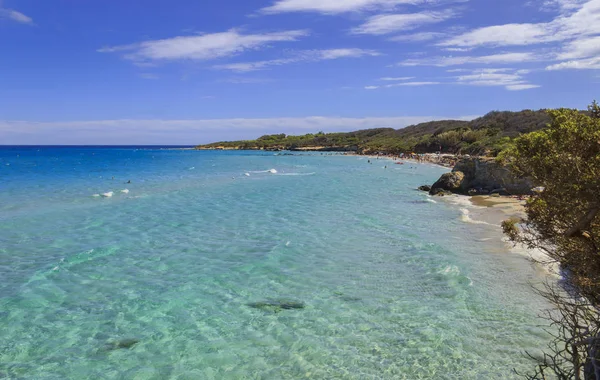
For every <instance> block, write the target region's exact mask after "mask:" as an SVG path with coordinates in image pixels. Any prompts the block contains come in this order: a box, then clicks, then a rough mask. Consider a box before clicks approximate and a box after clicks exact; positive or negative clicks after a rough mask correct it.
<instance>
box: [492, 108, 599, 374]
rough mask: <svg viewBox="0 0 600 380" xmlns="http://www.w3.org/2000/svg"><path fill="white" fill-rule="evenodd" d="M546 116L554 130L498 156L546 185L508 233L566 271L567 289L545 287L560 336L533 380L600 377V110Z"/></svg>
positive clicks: (556, 112) (528, 136)
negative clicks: (519, 221) (523, 218)
mask: <svg viewBox="0 0 600 380" xmlns="http://www.w3.org/2000/svg"><path fill="white" fill-rule="evenodd" d="M548 114H549V115H550V117H551V119H552V121H551V123H550V125H549V126H548V128H545V129H543V130H540V131H537V132H533V133H529V134H525V135H523V136H521V137H519V138H517V139H516V140H515V141H514V144H513V145H512V147H511V148H510V149H508V150H507V151H506V152H503V153H502V154H501V156H500V159H505V160H506V161H507V162H508V163H509V164H510V165H511V167H512V169H513V170H514V171H515V172H516V173H517V174H518V175H521V176H527V177H530V178H532V179H533V181H534V182H535V183H536V184H539V185H541V186H542V188H543V189H540V190H542V191H540V192H539V193H538V194H537V195H536V196H534V197H532V198H531V199H529V201H528V202H527V204H526V206H525V209H526V214H527V217H526V219H525V220H524V221H522V223H521V225H520V227H519V226H517V225H516V224H515V222H514V221H507V222H504V223H503V227H504V230H505V233H507V234H508V236H509V237H510V238H511V239H512V240H513V241H515V242H520V243H523V244H525V245H527V246H529V247H530V248H537V249H541V250H543V251H544V252H546V254H547V255H548V257H549V258H550V259H552V260H554V261H556V262H558V263H559V264H560V266H561V268H563V270H565V271H566V274H567V276H566V283H567V285H568V286H567V287H564V286H563V287H556V286H549V287H548V288H547V289H546V290H544V291H543V292H542V293H543V294H544V295H545V296H546V297H547V298H548V299H549V300H550V301H551V303H552V304H553V305H554V306H555V308H554V309H553V310H551V311H549V313H548V315H547V316H548V319H549V320H550V321H551V323H552V325H553V328H552V329H550V330H549V332H551V333H552V334H553V335H554V338H555V339H554V340H553V341H552V342H551V344H550V346H549V349H548V350H547V351H546V352H545V354H544V355H543V356H541V357H537V356H536V357H535V359H537V360H538V362H539V365H538V367H537V370H536V371H535V372H534V373H532V374H531V375H529V376H527V377H528V378H530V379H540V380H541V379H547V378H558V379H582V378H585V379H596V380H600V197H599V194H600V107H599V106H598V105H597V104H596V103H595V102H594V104H592V105H591V106H590V108H589V112H588V113H582V112H579V111H576V110H570V109H558V110H552V111H548ZM563 285H564V284H563ZM565 289H566V290H568V292H565ZM555 328H556V329H555Z"/></svg>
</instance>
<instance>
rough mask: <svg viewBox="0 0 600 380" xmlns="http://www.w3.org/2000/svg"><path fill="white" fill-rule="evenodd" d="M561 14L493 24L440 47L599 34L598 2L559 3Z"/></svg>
mask: <svg viewBox="0 0 600 380" xmlns="http://www.w3.org/2000/svg"><path fill="white" fill-rule="evenodd" d="M560 4H561V5H562V6H561V11H560V13H559V15H558V16H557V17H556V18H555V19H554V20H552V21H550V22H546V23H524V24H504V25H493V26H487V27H483V28H479V29H475V30H472V31H469V32H466V33H464V34H461V35H458V36H455V37H452V38H450V39H448V40H446V41H443V42H441V43H440V46H460V47H473V46H509V45H513V46H514V45H534V44H543V43H549V42H557V41H566V40H573V39H578V38H580V37H584V36H591V35H595V34H598V33H600V0H587V1H560Z"/></svg>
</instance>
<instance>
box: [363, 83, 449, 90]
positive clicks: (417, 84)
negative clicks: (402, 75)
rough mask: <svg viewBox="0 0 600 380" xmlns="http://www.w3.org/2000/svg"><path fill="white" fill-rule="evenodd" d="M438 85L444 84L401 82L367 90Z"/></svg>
mask: <svg viewBox="0 0 600 380" xmlns="http://www.w3.org/2000/svg"><path fill="white" fill-rule="evenodd" d="M438 84H443V83H442V82H401V83H393V84H386V85H385V86H366V87H365V90H376V89H379V88H392V87H404V86H407V87H420V86H434V85H438Z"/></svg>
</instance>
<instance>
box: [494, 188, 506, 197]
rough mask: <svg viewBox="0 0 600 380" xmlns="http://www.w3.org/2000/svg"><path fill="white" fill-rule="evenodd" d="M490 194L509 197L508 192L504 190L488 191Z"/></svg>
mask: <svg viewBox="0 0 600 380" xmlns="http://www.w3.org/2000/svg"><path fill="white" fill-rule="evenodd" d="M490 194H491V195H494V194H498V195H502V196H506V195H510V193H509V192H508V191H506V189H505V188H500V189H494V190H492V191H490Z"/></svg>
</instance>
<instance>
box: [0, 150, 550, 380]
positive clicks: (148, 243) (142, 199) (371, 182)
mask: <svg viewBox="0 0 600 380" xmlns="http://www.w3.org/2000/svg"><path fill="white" fill-rule="evenodd" d="M372 161H373V164H368V163H367V159H363V158H361V157H342V156H322V155H320V154H314V155H301V156H276V155H274V154H273V153H260V152H196V151H186V150H160V149H133V148H128V149H124V148H119V149H117V148H114V149H100V148H13V149H8V148H0V378H1V377H2V376H5V377H8V378H15V379H21V378H23V379H25V378H35V379H242V378H249V379H288V378H290V379H291V378H294V379H295V378H318V379H335V378H342V379H367V378H368V379H379V378H381V379H392V378H393V379H500V378H502V379H508V378H513V377H514V374H513V368H517V369H519V370H523V369H528V368H530V366H531V363H530V362H529V361H528V360H526V359H525V358H524V356H523V352H524V351H525V350H536V349H538V348H541V347H543V345H544V344H545V342H546V341H547V337H546V336H545V335H544V333H543V331H542V330H541V329H540V328H539V327H538V325H540V323H541V322H540V321H539V320H538V319H537V318H536V314H537V313H538V312H539V311H540V309H541V308H543V307H545V304H544V303H543V301H542V300H540V299H539V298H537V296H536V295H534V293H533V292H532V291H531V289H530V287H529V283H530V282H537V281H540V280H541V278H540V274H539V273H538V272H536V270H535V269H534V268H532V267H531V266H530V265H529V264H528V263H527V261H526V260H525V259H524V258H523V257H521V256H519V255H516V254H514V253H511V252H510V250H508V248H507V247H506V246H505V245H503V243H502V242H500V237H501V234H500V232H499V230H498V228H497V227H495V226H492V225H490V224H483V223H479V224H478V223H472V220H471V221H469V220H465V218H464V213H463V212H461V208H464V207H467V206H465V205H454V204H451V203H448V202H437V203H434V202H432V199H430V198H428V196H427V195H426V194H424V193H422V192H418V191H416V190H414V189H415V188H416V187H417V186H419V185H422V184H424V183H433V182H434V181H435V179H437V177H438V176H439V175H440V174H442V173H443V172H444V171H445V170H446V169H443V168H440V167H435V166H427V165H416V164H410V163H407V164H406V165H393V164H392V163H390V162H389V161H385V162H384V161H382V160H372ZM384 165H387V169H384ZM269 169H276V171H277V173H270V172H267V171H268V170H269ZM245 173H248V174H249V175H245ZM113 177H114V179H113ZM129 180H131V183H126V182H127V181H129ZM124 189H128V190H129V193H123V192H121V190H124ZM110 191H112V192H114V195H113V196H112V197H110V198H104V197H94V196H93V195H94V194H102V193H106V192H110ZM482 236H485V237H486V238H485V239H482ZM489 237H492V238H491V239H490V238H489ZM280 299H286V300H292V301H297V302H301V303H304V308H289V309H288V308H283V309H280V308H273V307H271V308H254V307H251V306H252V305H249V304H252V303H257V302H262V301H269V300H270V301H269V302H273V301H278V300H280Z"/></svg>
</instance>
